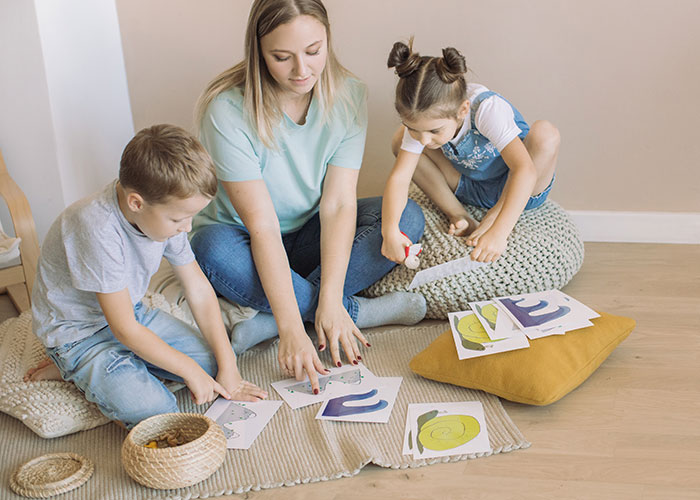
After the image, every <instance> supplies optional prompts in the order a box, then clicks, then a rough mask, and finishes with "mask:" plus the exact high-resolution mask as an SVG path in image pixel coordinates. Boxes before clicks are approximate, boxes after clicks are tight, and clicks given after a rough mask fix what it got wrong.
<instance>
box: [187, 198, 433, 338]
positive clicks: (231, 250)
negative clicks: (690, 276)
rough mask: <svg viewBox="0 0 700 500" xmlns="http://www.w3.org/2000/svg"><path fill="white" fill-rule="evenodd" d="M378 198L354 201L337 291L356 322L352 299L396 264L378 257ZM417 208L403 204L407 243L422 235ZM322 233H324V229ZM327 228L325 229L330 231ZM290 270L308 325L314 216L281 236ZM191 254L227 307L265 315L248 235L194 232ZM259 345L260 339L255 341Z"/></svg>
mask: <svg viewBox="0 0 700 500" xmlns="http://www.w3.org/2000/svg"><path fill="white" fill-rule="evenodd" d="M381 213H382V198H381V197H375V198H362V199H359V200H357V221H356V226H357V227H356V230H355V238H354V240H353V243H352V250H351V253H350V260H349V262H348V270H347V273H346V275H345V286H344V289H343V305H344V306H345V308H346V310H347V311H348V313H349V314H350V317H351V318H352V319H353V321H356V320H357V308H358V306H357V301H355V299H354V298H353V295H355V294H356V293H358V292H360V291H361V290H364V289H365V288H367V287H368V286H370V285H372V284H373V283H374V282H376V281H377V280H379V278H381V277H382V276H384V275H385V274H386V273H388V272H389V271H391V269H392V268H393V267H394V266H396V264H395V263H394V262H392V261H390V260H388V259H387V258H385V257H384V256H383V255H382V253H381V248H382V231H381V229H382V215H381ZM424 225H425V219H424V217H423V212H422V210H421V209H420V207H419V206H418V205H417V204H416V203H415V202H414V201H413V200H410V199H409V200H408V203H407V204H406V208H405V209H404V211H403V214H402V216H401V219H400V222H399V228H400V229H401V231H403V232H404V233H405V234H406V235H407V236H408V237H409V239H410V240H411V241H412V242H416V241H418V240H419V239H420V237H421V236H422V235H423V227H424ZM326 229H327V230H328V228H326ZM332 229H333V228H330V230H331V231H332ZM282 243H283V244H284V248H285V250H286V252H287V258H288V259H289V266H290V267H291V270H292V285H293V287H294V294H295V296H296V299H297V304H298V306H299V312H300V313H301V317H302V319H303V320H304V321H307V322H312V323H313V322H314V319H315V314H316V306H317V305H318V294H319V288H320V283H321V221H320V217H319V214H318V213H317V214H316V215H314V216H313V217H312V218H311V219H309V221H308V222H307V223H306V224H305V225H304V226H302V228H301V229H299V230H298V231H295V232H293V233H287V234H283V235H282ZM192 249H193V250H194V253H195V255H196V256H197V262H199V265H200V267H201V268H202V271H204V274H205V275H206V276H207V277H208V278H209V281H211V283H212V285H213V286H214V289H215V290H216V292H217V293H218V294H220V295H222V296H224V297H226V298H227V299H229V300H231V301H232V302H236V303H237V304H241V305H244V306H248V307H252V308H253V309H257V310H258V311H264V312H268V313H269V312H271V309H270V303H269V302H268V301H267V297H266V296H265V291H264V290H263V287H262V284H261V283H260V278H259V277H258V273H257V271H256V269H255V263H254V262H253V256H252V254H251V251H250V234H249V233H248V231H247V230H246V228H245V227H243V226H234V225H229V224H212V225H209V226H205V227H203V228H201V229H198V230H197V232H196V233H195V235H194V236H193V237H192ZM262 340H265V338H261V339H259V340H258V341H262Z"/></svg>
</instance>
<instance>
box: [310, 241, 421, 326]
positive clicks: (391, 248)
mask: <svg viewBox="0 0 700 500" xmlns="http://www.w3.org/2000/svg"><path fill="white" fill-rule="evenodd" d="M382 236H383V238H382V255H383V256H384V257H386V258H387V259H389V260H390V261H392V262H396V263H397V264H402V263H403V261H404V260H406V247H410V246H411V245H412V244H413V243H412V242H411V240H410V239H408V237H407V236H406V235H405V234H403V233H402V232H401V231H387V234H386V235H384V234H383V235H382ZM351 321H352V320H351ZM316 331H318V327H317V328H316Z"/></svg>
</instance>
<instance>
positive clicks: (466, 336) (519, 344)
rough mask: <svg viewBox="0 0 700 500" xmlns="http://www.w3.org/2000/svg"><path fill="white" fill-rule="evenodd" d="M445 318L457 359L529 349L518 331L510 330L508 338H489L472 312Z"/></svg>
mask: <svg viewBox="0 0 700 500" xmlns="http://www.w3.org/2000/svg"><path fill="white" fill-rule="evenodd" d="M447 318H448V321H449V323H450V329H451V330H452V338H453V340H454V343H455V348H456V349H457V357H458V358H459V359H470V358H478V357H481V356H487V355H489V354H496V353H498V352H506V351H513V350H515V349H523V348H525V347H530V343H529V342H528V340H527V337H526V336H525V334H524V333H523V332H521V331H519V330H511V332H510V333H509V335H510V337H502V338H501V337H496V338H491V337H490V336H489V335H488V333H487V332H486V330H485V329H484V327H483V325H482V324H481V322H480V321H479V319H478V317H477V314H476V313H474V312H472V311H462V312H456V313H448V315H447Z"/></svg>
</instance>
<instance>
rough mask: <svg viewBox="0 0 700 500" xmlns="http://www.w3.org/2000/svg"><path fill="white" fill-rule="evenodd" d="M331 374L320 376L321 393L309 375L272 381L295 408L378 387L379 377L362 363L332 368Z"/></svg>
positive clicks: (274, 386) (273, 385)
mask: <svg viewBox="0 0 700 500" xmlns="http://www.w3.org/2000/svg"><path fill="white" fill-rule="evenodd" d="M330 372H331V373H330V374H329V375H320V374H319V376H318V382H319V393H318V394H314V393H313V392H312V391H311V382H309V377H308V376H307V377H306V378H305V379H304V380H303V381H298V380H296V379H294V378H288V379H286V380H280V381H277V382H272V384H271V385H272V387H273V389H275V390H276V391H277V392H278V394H279V395H280V396H282V399H284V401H285V402H286V403H287V404H288V405H289V406H290V407H291V408H292V409H293V410H296V409H298V408H302V407H304V406H308V405H312V404H314V403H321V402H323V401H325V400H327V399H330V398H332V397H335V396H343V395H345V394H348V393H350V392H366V391H365V390H364V388H365V387H370V388H372V387H376V386H377V383H376V382H375V380H376V379H377V377H376V376H375V375H374V374H373V373H372V372H371V371H369V369H368V368H367V367H366V366H365V365H363V364H362V363H360V364H358V365H348V366H342V367H340V368H331V369H330Z"/></svg>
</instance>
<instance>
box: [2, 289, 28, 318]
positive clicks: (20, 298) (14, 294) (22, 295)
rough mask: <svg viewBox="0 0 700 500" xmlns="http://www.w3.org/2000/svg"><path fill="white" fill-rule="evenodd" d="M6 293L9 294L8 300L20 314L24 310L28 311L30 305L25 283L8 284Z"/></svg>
mask: <svg viewBox="0 0 700 500" xmlns="http://www.w3.org/2000/svg"><path fill="white" fill-rule="evenodd" d="M7 295H9V297H10V300H11V301H12V303H13V304H14V305H15V307H16V308H17V310H18V311H19V312H20V314H21V313H23V312H24V311H28V310H29V308H30V307H31V305H30V302H29V292H28V290H27V285H26V284H24V283H16V284H14V285H9V286H8V287H7Z"/></svg>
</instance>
